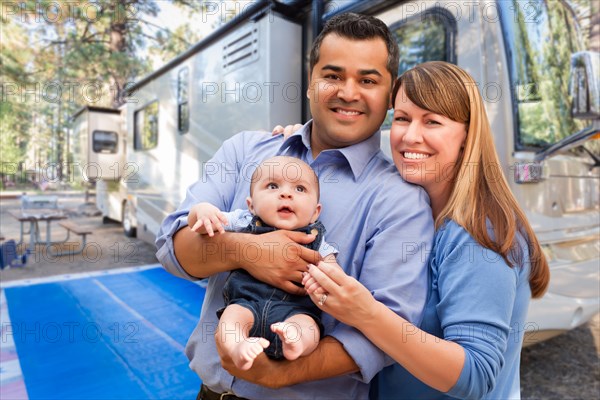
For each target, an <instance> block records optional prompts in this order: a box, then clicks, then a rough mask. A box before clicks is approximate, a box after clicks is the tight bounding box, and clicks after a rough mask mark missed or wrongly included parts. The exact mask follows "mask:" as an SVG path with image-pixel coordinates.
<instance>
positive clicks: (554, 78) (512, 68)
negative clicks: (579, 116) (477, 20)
mask: <svg viewBox="0 0 600 400" xmlns="http://www.w3.org/2000/svg"><path fill="white" fill-rule="evenodd" d="M498 5H499V7H500V9H499V10H498V11H499V15H500V17H501V22H502V27H503V31H504V37H505V40H504V42H505V43H506V51H507V56H508V60H509V72H510V80H511V90H512V92H513V93H512V98H513V99H514V102H515V111H516V112H517V114H518V118H517V124H518V127H517V128H518V129H516V132H517V137H516V140H515V142H516V147H517V149H519V150H521V149H529V148H540V147H546V146H548V145H550V144H552V143H556V142H557V141H559V140H561V139H563V138H565V137H567V136H569V135H571V134H573V133H574V132H577V131H578V130H580V129H582V128H584V127H585V126H586V125H588V124H589V121H581V120H576V119H574V118H572V117H571V102H572V99H570V98H569V78H570V63H571V55H572V54H573V53H575V52H577V51H580V50H585V49H588V48H589V47H590V45H591V43H590V34H591V30H592V24H591V22H590V21H591V20H593V19H591V16H592V11H591V1H589V0H581V1H576V2H573V1H554V0H552V1H541V0H539V1H535V2H528V3H521V2H514V1H510V2H503V1H501V2H498Z"/></svg>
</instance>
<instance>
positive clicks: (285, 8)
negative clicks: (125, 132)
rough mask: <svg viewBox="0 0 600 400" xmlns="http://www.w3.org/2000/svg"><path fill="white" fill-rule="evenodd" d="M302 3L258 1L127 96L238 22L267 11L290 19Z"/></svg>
mask: <svg viewBox="0 0 600 400" xmlns="http://www.w3.org/2000/svg"><path fill="white" fill-rule="evenodd" d="M304 3H306V1H298V2H290V3H289V4H283V3H280V2H278V1H276V0H260V1H258V2H257V3H255V4H253V5H252V6H251V7H249V8H248V10H245V11H244V12H243V13H242V14H239V15H237V16H236V17H235V18H234V19H232V20H231V21H229V22H227V23H226V24H225V25H223V26H222V27H220V28H219V29H217V30H216V31H214V32H213V33H211V34H210V35H208V36H207V37H205V38H204V39H202V40H200V41H199V42H198V43H196V44H195V45H194V46H192V47H191V48H190V49H188V50H187V51H185V52H184V53H182V54H180V55H179V56H177V57H175V58H174V59H172V60H171V61H169V62H168V63H166V64H165V65H163V66H162V67H160V68H159V69H157V70H156V71H154V72H151V73H150V74H148V75H146V76H145V77H143V78H142V79H140V80H139V81H137V82H136V83H134V84H133V85H131V86H129V87H128V88H127V94H129V95H130V94H132V92H133V91H135V90H137V89H138V88H140V87H141V86H144V85H145V84H146V83H148V82H150V81H151V80H152V79H154V78H155V77H157V76H159V75H162V74H163V73H165V72H166V71H168V70H170V69H171V68H173V67H174V66H176V65H178V64H180V63H182V62H183V61H185V60H187V59H188V58H190V57H192V56H193V55H194V54H196V53H198V52H199V51H201V50H203V49H204V48H206V47H208V46H209V45H210V44H212V43H213V42H214V41H216V40H217V39H219V38H220V37H221V36H223V35H225V34H226V33H228V32H229V31H231V30H233V29H235V27H236V26H237V25H238V24H239V23H240V22H242V21H245V20H258V19H260V18H262V17H263V16H264V15H266V13H265V11H269V10H273V11H276V12H278V13H281V14H282V15H284V16H286V17H290V16H291V15H292V14H293V13H292V12H291V8H292V7H293V6H292V4H293V5H296V4H304Z"/></svg>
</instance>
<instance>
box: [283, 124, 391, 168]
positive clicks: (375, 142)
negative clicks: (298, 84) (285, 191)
mask: <svg viewBox="0 0 600 400" xmlns="http://www.w3.org/2000/svg"><path fill="white" fill-rule="evenodd" d="M311 128H312V120H310V121H308V122H307V123H306V124H304V126H303V127H302V128H300V129H299V130H298V131H296V132H295V133H293V134H292V135H290V136H289V137H288V138H287V139H286V140H284V142H283V143H282V144H281V147H280V148H279V152H278V153H279V154H281V153H284V152H285V150H286V149H287V148H290V147H293V146H297V145H298V144H300V143H302V144H303V145H304V147H306V149H307V150H308V151H309V152H312V149H311V147H310V134H311ZM380 148H381V131H379V130H377V132H375V133H374V134H373V135H372V136H370V137H369V138H367V139H365V140H363V141H362V142H360V143H357V144H353V145H351V146H348V147H344V148H341V149H331V150H325V151H324V152H323V153H325V152H331V153H338V154H341V155H342V156H343V157H344V158H345V159H346V161H347V162H348V165H349V166H350V169H352V173H353V175H354V179H358V177H359V176H360V175H361V174H362V172H363V171H364V169H365V167H366V166H367V164H368V163H369V161H370V160H371V158H373V156H374V155H375V154H377V153H378V152H379V151H380Z"/></svg>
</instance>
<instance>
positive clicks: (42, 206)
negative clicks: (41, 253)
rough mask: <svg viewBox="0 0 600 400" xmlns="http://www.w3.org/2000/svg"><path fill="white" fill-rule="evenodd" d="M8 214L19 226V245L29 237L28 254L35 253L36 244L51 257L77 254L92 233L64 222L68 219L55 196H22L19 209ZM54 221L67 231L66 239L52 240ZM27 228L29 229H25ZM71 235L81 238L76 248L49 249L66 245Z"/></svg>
mask: <svg viewBox="0 0 600 400" xmlns="http://www.w3.org/2000/svg"><path fill="white" fill-rule="evenodd" d="M9 214H11V215H12V216H13V217H14V218H15V219H16V220H18V221H19V223H20V225H21V226H20V240H19V244H21V243H23V242H24V240H25V236H26V235H29V243H28V250H27V251H28V253H30V254H31V253H34V252H35V250H36V245H37V244H45V245H46V246H45V247H46V249H47V251H49V252H50V254H51V255H53V256H62V255H67V254H79V253H81V252H82V251H83V249H84V248H85V245H86V237H87V235H89V234H91V233H92V232H91V231H90V230H89V229H85V228H81V227H79V226H77V225H75V224H73V223H71V222H68V221H65V220H67V219H68V217H67V215H66V214H65V213H64V211H63V210H62V209H61V208H60V207H59V206H58V198H57V196H23V197H22V198H21V209H20V210H9ZM54 221H58V223H59V225H60V226H61V227H62V228H64V229H65V230H66V231H67V236H66V238H63V239H61V240H53V238H52V223H53V222H54ZM40 222H45V223H46V235H45V240H44V239H42V235H41V229H40ZM27 226H28V227H29V229H26V227H27ZM71 233H74V234H76V235H78V236H81V237H82V242H81V244H80V246H79V247H78V248H76V249H69V250H67V251H53V250H52V249H51V246H52V245H60V244H63V243H67V242H68V240H69V237H70V234H71Z"/></svg>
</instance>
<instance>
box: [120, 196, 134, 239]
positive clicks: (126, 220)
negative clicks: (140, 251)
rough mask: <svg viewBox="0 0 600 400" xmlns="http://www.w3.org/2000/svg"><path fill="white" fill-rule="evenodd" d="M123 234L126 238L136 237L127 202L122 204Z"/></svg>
mask: <svg viewBox="0 0 600 400" xmlns="http://www.w3.org/2000/svg"><path fill="white" fill-rule="evenodd" d="M123 233H125V236H127V237H135V236H136V228H135V227H134V226H133V214H132V210H131V206H130V205H129V202H125V203H124V204H123Z"/></svg>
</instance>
